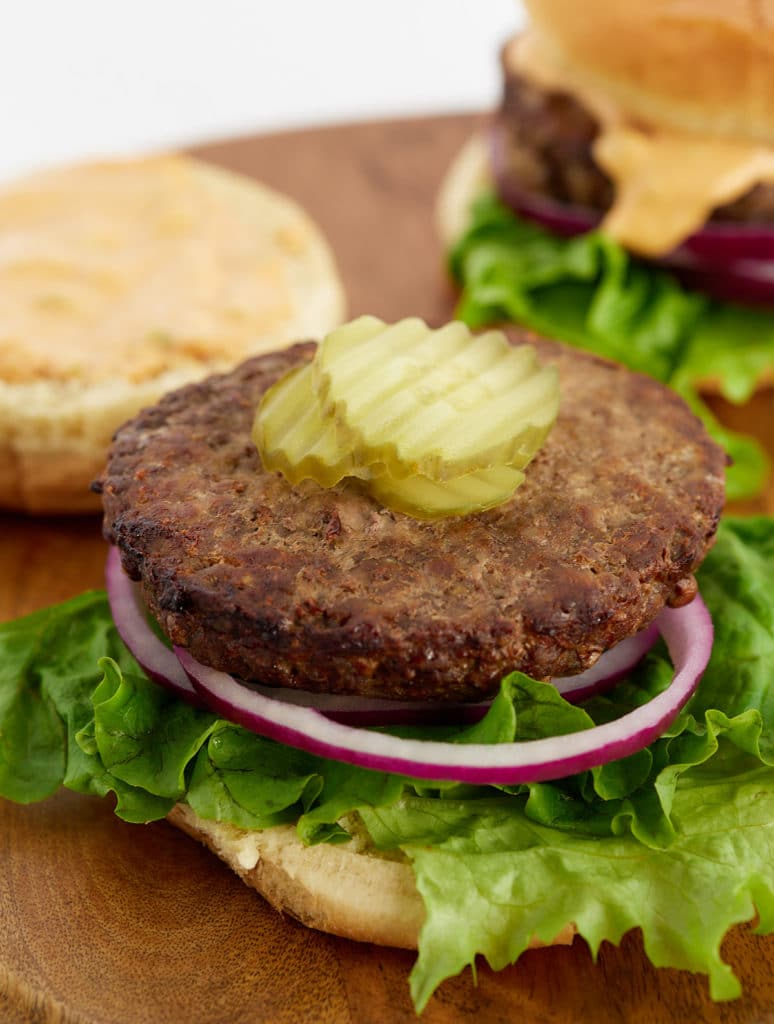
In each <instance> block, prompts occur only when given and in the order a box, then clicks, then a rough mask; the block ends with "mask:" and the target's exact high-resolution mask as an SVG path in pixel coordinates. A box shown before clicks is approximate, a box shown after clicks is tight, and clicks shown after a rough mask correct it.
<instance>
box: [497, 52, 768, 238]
mask: <svg viewBox="0 0 774 1024" xmlns="http://www.w3.org/2000/svg"><path fill="white" fill-rule="evenodd" d="M503 73H504V82H505V84H504V92H503V101H502V106H501V109H500V113H499V116H498V119H497V130H499V131H501V132H502V133H503V139H504V146H503V155H504V159H505V166H506V173H507V174H509V175H510V176H511V178H512V180H513V182H514V184H517V185H518V187H520V188H522V189H524V190H525V191H528V192H536V193H538V194H540V195H545V196H547V197H549V198H551V199H556V200H558V201H559V202H563V203H574V204H576V205H580V206H587V207H591V208H592V209H594V210H600V211H605V210H607V209H608V208H609V206H610V205H611V203H612V201H613V184H612V182H611V180H610V178H608V176H607V175H606V174H605V172H604V171H603V170H601V168H600V167H598V166H597V164H596V162H595V160H594V156H593V153H592V146H593V143H594V140H595V139H596V137H597V134H598V132H599V124H598V122H597V120H596V118H595V117H594V115H593V114H592V113H591V112H590V111H589V110H587V109H586V108H585V107H584V106H583V105H582V104H581V103H580V102H579V101H578V100H577V99H575V97H574V96H572V95H571V94H570V93H566V92H555V91H548V90H545V89H541V88H540V87H539V86H536V85H534V84H533V83H532V82H529V81H527V79H525V78H523V77H522V76H521V75H519V74H518V73H517V72H515V71H514V70H513V69H512V68H511V67H509V66H508V64H507V63H504V65H503ZM710 219H711V220H713V221H741V222H744V223H754V224H758V223H768V222H772V221H774V185H766V184H761V185H755V186H754V187H753V188H751V189H750V191H749V192H747V193H745V194H744V195H743V196H740V197H739V198H738V199H736V200H734V201H733V202H732V203H727V204H726V205H724V206H720V207H718V208H717V209H716V210H715V211H714V212H713V214H712V216H711V218H710Z"/></svg>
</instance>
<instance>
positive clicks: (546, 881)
mask: <svg viewBox="0 0 774 1024" xmlns="http://www.w3.org/2000/svg"><path fill="white" fill-rule="evenodd" d="M772 579H774V520H772V519H770V518H765V517H759V518H754V519H726V520H724V521H723V522H722V523H721V526H720V530H719V533H718V539H717V543H716V545H715V546H714V548H713V549H712V550H711V551H710V553H709V555H708V557H707V559H706V561H705V563H704V565H703V566H702V568H701V570H700V572H699V584H700V588H701V591H702V594H703V596H704V598H705V600H706V602H707V604H708V606H709V608H710V611H711V613H712V616H713V620H714V624H715V632H716V642H715V646H714V648H713V654H712V658H711V660H710V664H709V666H708V668H707V671H706V673H705V675H704V678H703V679H702V682H701V684H700V686H699V688H698V690H697V691H696V694H695V695H694V697H693V698H692V700H691V701H690V702H689V704H688V705H687V707H686V708H685V709H684V710H683V712H682V713H681V714H680V715H679V716H678V718H677V720H676V721H675V722H674V723H673V724H672V726H671V727H670V728H669V729H668V730H667V731H666V732H665V733H664V734H663V735H662V736H661V737H660V738H659V739H658V740H657V741H656V742H654V743H653V744H651V745H650V747H648V748H646V749H645V750H643V751H640V752H638V753H636V754H634V755H632V756H630V757H627V758H625V759H623V760H619V761H615V762H611V763H610V764H607V765H603V766H601V767H599V768H596V769H594V770H592V771H588V772H583V773H581V774H579V775H575V776H571V777H569V778H565V779H558V780H555V781H553V782H544V783H538V784H533V785H528V786H512V787H508V786H500V787H495V786H472V785H457V784H432V783H427V782H418V781H415V780H411V779H407V778H404V777H401V776H397V775H388V774H383V773H378V772H372V771H368V770H365V769H359V768H353V767H351V766H347V765H344V764H342V763H339V762H332V761H327V760H325V759H323V758H318V757H314V756H311V755H308V754H305V753H303V752H301V751H298V750H294V749H292V748H289V747H285V746H282V745H280V744H277V743H275V742H273V741H271V740H267V739H264V738H262V737H259V736H256V735H254V734H252V733H250V732H247V731H246V730H244V729H242V728H241V727H239V726H236V725H234V724H232V723H229V722H225V721H223V720H221V719H218V718H217V717H216V716H214V715H212V714H210V713H208V712H206V711H202V710H199V709H194V708H192V707H189V706H188V705H187V704H184V703H182V702H180V701H179V700H178V699H177V698H175V697H174V696H172V695H170V694H168V693H167V692H166V691H164V690H162V689H160V688H159V687H157V686H156V685H155V684H154V683H152V682H151V681H150V680H148V679H147V678H146V677H145V676H144V674H143V673H142V671H141V670H140V668H139V666H137V664H136V663H135V662H134V659H132V657H131V656H130V655H129V654H128V652H127V651H126V650H125V648H124V647H123V645H122V643H121V641H120V639H119V638H118V636H117V633H116V631H115V628H114V626H113V624H112V622H111V619H110V613H109V607H108V604H107V599H106V596H105V595H104V594H102V593H92V594H86V595H83V596H82V597H80V598H76V599H74V600H72V601H69V602H65V603H64V604H62V605H58V606H56V607H54V608H50V609H46V610H45V611H44V612H38V613H36V614H35V615H32V616H28V617H27V618H24V619H21V620H18V621H17V622H13V623H5V624H3V625H2V626H0V795H1V796H5V797H7V798H10V799H13V800H19V801H23V802H27V801H30V800H36V799H42V798H44V797H45V796H47V795H49V794H50V793H52V792H53V791H54V790H55V789H56V788H57V786H59V785H61V784H63V785H65V786H69V787H70V788H72V789H75V790H78V791H80V792H85V793H93V794H100V795H105V794H107V793H113V794H114V795H115V797H116V813H117V814H118V815H119V816H121V817H123V818H125V819H126V820H129V821H138V822H139V821H149V820H153V819H154V818H160V817H163V816H164V815H165V814H166V813H167V812H168V811H169V809H170V808H171V807H172V806H173V805H174V803H175V802H177V801H179V800H184V801H187V802H188V803H189V804H190V805H191V806H192V807H193V809H194V810H195V811H196V812H197V813H198V814H199V815H201V816H202V817H205V818H210V819H214V820H219V821H224V822H230V823H231V824H234V825H236V826H238V827H241V828H267V827H271V826H272V825H276V824H281V823H288V822H294V821H295V822H297V828H298V832H299V835H300V836H301V838H302V839H303V840H304V841H305V842H308V843H317V842H346V841H347V840H348V837H349V833H348V831H347V829H348V828H353V827H356V829H357V830H359V829H361V828H365V829H366V830H367V833H368V834H369V835H370V837H371V841H372V842H373V843H374V844H375V845H376V846H377V847H379V848H381V849H396V848H399V849H401V850H403V851H404V853H405V855H406V856H407V857H408V858H409V860H410V862H411V863H412V865H413V868H414V871H415V875H416V878H417V885H418V887H419V890H420V892H421V894H422V897H423V899H424V901H425V905H426V910H427V916H426V924H425V927H424V929H423V931H422V935H421V938H420V950H419V958H418V961H417V965H416V968H415V971H414V974H413V976H412V990H413V992H414V997H415V1000H416V1002H417V1005H418V1006H419V1007H421V1006H422V1005H424V1003H425V1002H426V1001H427V999H428V998H429V996H430V994H431V993H432V991H433V990H434V988H435V987H436V986H437V985H438V984H439V983H440V982H441V981H442V980H443V979H444V978H445V977H448V976H449V975H450V974H453V973H455V972H457V971H459V970H461V969H462V968H463V967H464V966H465V965H466V964H473V963H474V961H475V958H476V956H477V955H483V956H485V957H486V958H487V959H488V960H489V962H490V963H491V964H492V965H493V966H494V967H498V966H501V965H504V964H506V963H509V962H511V961H512V960H513V959H515V958H516V957H517V956H518V955H519V953H520V952H521V950H522V949H523V948H524V947H525V945H526V944H527V942H528V940H529V937H530V936H531V935H533V934H537V935H539V936H540V937H541V938H543V939H546V940H548V939H550V938H552V937H553V935H555V934H556V933H557V932H558V931H559V930H560V929H561V928H562V927H563V926H564V925H565V924H566V923H567V922H568V921H574V922H575V924H576V925H577V927H578V930H579V931H580V933H581V934H582V935H583V936H584V937H585V938H586V939H587V940H588V942H589V943H590V945H591V947H592V949H593V950H595V951H596V949H597V948H598V946H599V943H600V942H601V941H602V939H609V940H610V941H613V942H617V941H618V940H619V939H620V937H621V935H622V934H623V933H624V932H625V931H626V930H628V929H629V928H632V927H636V926H639V927H641V928H642V930H643V936H644V940H645V946H646V950H647V952H648V955H649V956H650V957H651V959H652V960H653V962H654V963H656V964H670V965H673V966H678V967H684V968H688V969H690V970H698V971H704V972H706V973H707V974H708V975H709V977H710V985H711V991H712V994H713V996H714V997H716V998H729V997H732V996H734V995H735V994H736V993H737V992H738V986H737V983H736V981H735V979H734V977H733V975H732V973H731V971H730V969H729V968H728V966H727V965H725V964H723V963H722V961H721V960H720V956H719V945H720V941H721V939H722V937H723V935H724V934H725V932H726V931H727V929H728V928H729V927H731V926H732V925H733V924H734V923H736V922H738V921H742V920H746V919H749V918H750V917H751V916H752V915H753V911H754V909H756V910H757V912H758V915H759V918H760V928H761V930H766V931H768V930H771V929H772V928H774V836H773V835H772V832H773V830H774V672H773V671H772V666H774V587H772V583H771V581H772ZM671 675H672V669H671V666H670V664H669V661H668V659H667V657H666V655H665V652H664V650H663V649H662V648H661V647H660V646H659V647H656V648H655V649H654V650H653V651H652V652H651V654H649V655H648V657H647V658H646V659H644V661H643V662H642V663H641V665H640V666H638V668H637V669H636V670H635V671H634V672H633V673H632V674H631V676H630V678H629V679H628V680H626V681H624V682H623V683H621V684H619V685H618V686H616V687H615V689H613V690H612V691H610V692H609V693H608V694H606V695H604V696H599V697H596V698H594V699H593V700H590V701H587V702H586V703H585V704H584V706H583V707H574V706H572V705H569V704H567V702H565V701H564V700H563V698H561V697H560V696H559V694H558V693H556V691H555V690H554V689H553V688H552V687H550V686H549V685H548V684H546V683H541V682H537V681H535V680H532V679H529V678H528V677H526V676H524V675H522V674H521V673H518V672H516V673H512V674H511V675H510V676H508V677H507V678H506V679H504V680H503V683H502V686H501V691H500V694H499V696H498V698H497V699H496V700H495V701H494V702H493V704H492V707H491V709H490V711H489V713H488V714H487V716H486V717H485V718H484V719H483V720H482V721H481V722H479V723H477V724H476V725H475V726H470V727H466V728H461V729H457V730H455V729H453V728H449V727H448V726H447V727H444V728H443V729H433V728H428V727H421V728H419V727H415V728H413V729H411V730H403V731H404V732H407V733H409V732H410V733H411V735H413V736H415V737H416V736H418V737H420V738H421V737H427V738H445V739H448V740H451V741H454V742H459V743H471V742H475V743H501V742H508V741H513V740H525V739H533V738H539V737H542V736H548V735H562V734H566V733H568V732H573V731H576V730H579V729H585V728H590V727H592V726H593V725H594V724H597V723H601V722H605V721H610V720H612V719H614V718H617V717H619V716H620V715H623V714H626V713H627V712H629V711H631V710H632V709H634V708H636V707H638V706H640V705H642V704H643V703H645V702H646V701H648V700H650V699H651V698H652V697H653V696H655V695H656V694H657V693H659V692H661V691H662V690H663V689H664V688H665V687H666V686H668V685H669V681H670V679H671ZM353 816H354V817H353ZM351 822H355V825H353V824H351ZM360 838H362V836H360Z"/></svg>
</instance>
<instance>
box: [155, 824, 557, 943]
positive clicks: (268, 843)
mask: <svg viewBox="0 0 774 1024" xmlns="http://www.w3.org/2000/svg"><path fill="white" fill-rule="evenodd" d="M167 820H168V821H170V822H171V823H172V824H173V825H176V826H177V827H178V828H181V829H182V830H183V831H184V832H187V833H188V834H189V835H190V836H193V838H195V839H198V840H200V842H202V843H204V844H205V846H207V847H209V848H210V849H211V850H212V851H213V853H216V854H217V855H218V856H219V857H220V858H221V860H223V861H225V862H226V864H228V865H229V867H231V868H232V869H233V870H234V871H236V873H237V874H238V875H239V877H240V878H241V879H242V881H243V882H245V883H246V884H247V885H249V886H251V887H252V888H253V889H256V890H257V891H258V892H259V893H261V895H262V896H263V897H264V898H265V899H266V900H267V901H268V902H269V903H270V904H271V905H272V906H273V907H274V908H275V909H276V910H279V911H280V912H282V913H286V914H290V915H291V917H295V918H296V919H297V920H299V921H301V922H302V924H305V925H307V927H309V928H317V929H319V930H320V931H324V932H330V933H331V934H332V935H341V936H343V937H344V938H347V939H355V940H356V941H358V942H374V943H376V944H377V945H380V946H397V947H399V948H402V949H416V948H417V942H418V939H419V932H420V929H421V927H422V924H423V922H424V918H425V910H424V905H423V903H422V899H421V897H420V895H419V892H418V891H417V887H416V885H415V882H414V873H413V871H412V869H411V865H410V864H409V862H408V860H406V859H405V858H404V857H403V856H402V855H401V854H400V853H398V854H396V855H395V856H389V855H382V854H379V853H377V852H376V851H374V850H373V849H371V848H370V847H369V846H368V845H367V843H365V842H364V841H363V839H362V837H361V838H358V837H357V836H355V838H353V839H352V840H351V841H350V842H349V843H343V844H341V845H339V844H336V845H331V844H328V843H320V844H318V845H316V846H305V845H304V844H303V843H302V842H301V840H300V839H299V838H298V835H297V833H296V829H295V827H294V826H292V825H280V826H277V827H276V828H270V829H264V830H261V831H245V830H244V829H239V828H235V827H234V826H233V825H227V824H224V823H223V822H215V821H206V820H204V819H202V818H200V817H199V816H198V815H197V814H196V813H195V812H194V811H193V810H192V809H191V808H190V807H189V806H188V805H187V804H177V805H176V806H175V807H174V808H173V809H172V810H171V811H170V813H169V814H168V815H167ZM574 935H575V928H574V927H573V926H572V925H567V926H566V927H565V928H563V929H562V930H561V932H560V933H559V934H558V935H557V936H556V938H555V939H554V941H553V943H552V945H568V944H569V943H571V942H572V940H573V936H574ZM530 945H531V946H543V945H545V943H543V942H541V941H540V940H539V939H533V940H532V942H531V943H530Z"/></svg>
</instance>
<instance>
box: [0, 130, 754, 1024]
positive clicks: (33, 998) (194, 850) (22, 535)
mask: <svg viewBox="0 0 774 1024" xmlns="http://www.w3.org/2000/svg"><path fill="white" fill-rule="evenodd" d="M474 124H475V119H474V118H470V117H451V118H432V119H422V120H411V121H394V122H385V123H377V124H362V125H351V126H346V127H335V128H330V129H323V130H315V131H308V132H299V133H288V134H277V135H272V136H266V137H262V138H252V139H244V140H239V141H234V142H228V143H223V144H219V145H217V146H211V147H206V148H203V149H201V150H199V155H201V156H204V157H206V158H208V159H211V160H213V161H215V162H217V163H221V164H224V165H225V166H227V167H231V168H233V169H234V170H238V171H243V172H245V173H247V174H251V175H255V176H256V177H259V178H261V179H263V180H264V181H266V182H267V183H269V184H271V185H274V186H276V187H278V188H280V189H282V190H283V191H285V192H287V193H289V194H290V195H292V196H295V197H296V198H297V199H299V200H300V201H301V202H302V203H303V204H304V205H305V206H306V207H307V208H308V209H309V211H310V212H311V213H312V214H313V216H314V217H316V218H317V220H318V221H319V223H320V224H321V226H322V228H323V229H324V230H325V232H326V233H327V235H328V237H329V238H330V240H331V242H332V243H333V246H334V249H335V251H336V253H337V256H338V259H339V262H340V266H341V270H342V273H343V276H344V280H345V283H346V286H347V288H348V292H349V298H350V312H351V313H352V314H358V313H363V312H371V313H375V314H377V315H380V316H383V317H384V318H386V319H388V320H389V319H396V318H398V317H400V316H405V315H407V314H419V315H421V316H424V317H425V318H426V319H428V320H429V321H431V322H438V321H442V320H444V319H446V318H448V316H449V314H450V311H451V309H452V306H453V301H454V297H453V294H452V291H451V289H450V287H449V285H448V283H447V281H446V278H445V276H444V273H443V268H442V257H441V252H440V250H439V247H438V243H437V241H436V238H435V234H434V230H433V223H432V203H433V197H434V193H435V189H436V186H437V184H438V181H439V179H440V177H441V175H442V173H443V170H444V168H445V167H446V165H447V164H448V162H449V160H450V159H451V157H452V155H453V154H454V153H455V151H456V150H457V148H458V147H459V145H460V144H461V143H462V142H463V140H464V139H465V138H466V137H467V136H468V134H469V132H470V130H471V129H472V127H473V126H474ZM719 411H720V414H721V415H722V416H723V417H724V418H725V419H726V420H728V421H729V422H731V423H732V424H734V425H737V426H740V425H742V426H744V425H746V426H748V427H750V428H751V429H753V430H755V431H756V432H757V433H758V435H759V436H760V437H761V438H763V439H765V440H766V442H767V444H768V447H769V448H770V450H772V452H774V400H773V399H772V395H771V393H769V394H767V395H763V396H760V397H759V398H758V399H757V400H756V402H755V403H754V405H753V406H751V407H749V408H748V409H746V410H744V411H740V410H735V409H732V408H730V407H723V406H722V405H720V406H719ZM764 508H767V510H768V511H769V512H772V513H774V487H771V488H770V489H769V492H768V496H767V499H766V500H765V501H761V502H758V503H749V504H748V505H747V506H746V508H745V511H750V512H751V511H756V510H763V509H764ZM104 556H105V548H104V545H103V542H102V540H101V536H100V524H99V521H98V519H97V518H96V517H95V518H89V517H84V518H80V519H69V520H54V519H39V520H31V519H25V518H22V517H17V516H13V515H0V621H2V620H5V619H9V618H12V617H15V616H17V615H20V614H22V613H24V612H28V611H31V610H33V609H35V608H39V607H42V606H43V605H46V604H48V603H50V602H53V601H58V600H61V599H63V598H66V597H69V596H71V595H73V594H76V593H78V592H79V591H81V590H83V589H85V588H87V587H92V586H101V584H102V565H103V561H104ZM723 954H724V956H725V958H726V959H727V960H728V961H729V962H731V963H732V964H733V966H734V969H735V970H736V972H737V973H738V975H739V976H740V978H741V980H742V983H743V985H744V990H745V994H744V996H743V997H742V998H741V999H740V1000H738V1001H737V1002H734V1003H727V1004H720V1005H713V1004H712V1003H711V1002H710V1001H709V999H708V996H707V986H706V982H705V980H704V979H703V978H701V977H694V976H692V975H690V974H687V973H684V972H679V971H673V970H659V971H657V970H656V969H655V968H653V967H651V966H650V965H649V963H648V961H647V960H646V959H645V957H644V954H643V951H642V944H641V940H640V938H639V936H638V935H637V934H632V935H629V936H627V937H626V938H625V939H624V941H623V943H622V945H621V947H620V948H613V947H610V946H607V945H606V946H604V947H603V949H602V951H601V954H600V956H599V960H598V962H597V963H596V964H594V963H592V961H591V957H590V956H589V953H588V950H587V948H586V946H585V944H584V943H583V942H582V941H580V940H576V942H575V944H574V945H573V946H571V947H567V948H558V949H549V950H541V951H532V952H529V953H527V954H525V955H524V956H523V957H522V958H521V960H520V961H519V963H518V964H516V965H515V966H514V967H512V968H509V969H507V970H505V971H502V972H500V973H499V974H495V973H493V972H491V971H489V970H488V969H487V968H486V966H485V965H481V967H480V969H479V972H478V985H475V984H474V983H473V979H472V976H471V973H470V972H466V973H465V974H464V975H462V976H461V977H459V978H455V979H452V980H451V981H448V982H446V983H445V984H444V985H443V986H442V987H441V989H440V990H439V991H438V992H437V993H436V995H435V996H434V997H433V999H432V1001H431V1003H430V1005H429V1007H428V1009H427V1011H426V1012H425V1015H424V1017H423V1020H424V1021H425V1022H426V1024H451V1022H458V1021H477V1022H484V1021H503V1022H504V1021H516V1020H523V1021H534V1022H538V1021H539V1022H541V1024H549V1022H557V1024H559V1022H561V1024H569V1022H577V1021H582V1022H593V1024H614V1022H615V1024H619V1022H643V1024H645V1022H647V1024H660V1022H664V1024H666V1022H675V1024H677V1022H680V1024H683V1022H692V1024H697V1022H713V1021H714V1022H721V1021H722V1022H723V1024H742V1022H744V1024H752V1022H755V1024H760V1022H763V1021H771V1022H774V937H769V938H760V937H757V936H755V935H753V934H752V932H751V931H750V929H749V928H747V927H746V926H742V927H739V928H737V929H736V930H734V931H733V932H732V933H731V935H730V936H729V937H728V939H727V940H726V942H725V944H724V946H723ZM412 962H413V955H412V954H410V953H405V952H402V951H396V950H389V949H380V948H377V947H373V946H367V945H358V944H356V943H352V942H348V941H345V940H342V939H337V938H332V937H330V936H326V935H322V934H319V933H315V932H311V931H309V930H307V929H305V928H303V927H301V926H300V925H297V924H296V923H295V922H294V921H292V920H288V919H284V918H282V917H280V916H279V915H278V914H276V913H275V912H274V911H272V910H270V909H269V908H268V907H267V906H266V905H265V904H264V903H263V901H262V900H261V899H260V898H258V897H257V896H256V895H255V894H254V893H252V892H251V891H249V890H247V889H246V888H245V887H244V886H243V885H242V884H241V883H240V882H239V881H238V880H237V879H236V877H235V876H232V875H231V873H230V872H229V871H228V870H227V869H226V868H224V867H223V866H221V864H220V863H219V862H218V861H217V860H216V859H215V858H214V857H212V856H211V855H210V854H208V853H207V852H206V851H205V850H204V849H203V848H200V847H199V846H198V845H197V844H195V843H193V842H191V840H189V839H187V838H186V837H185V836H183V835H182V834H181V833H178V832H176V831H175V830H174V829H173V828H171V827H169V826H167V825H166V824H165V823H157V824H154V825H150V826H146V827H138V826H134V825H127V824H125V823H123V822H121V821H119V820H118V819H116V818H115V817H114V816H113V814H112V812H111V809H110V807H109V806H108V804H107V802H103V801H99V800H96V799H91V798H88V797H81V796H78V795H75V794H72V793H67V792H62V793H60V794H59V795H57V796H55V797H53V798H52V799H50V800H48V801H46V802H44V803H42V804H39V805H36V806H31V807H27V808H22V807H17V806H15V805H13V804H9V803H5V802H2V801H0V1021H3V1022H5V1024H22V1022H30V1021H35V1022H45V1024H75V1022H77V1024H87V1022H88V1024H97V1022H100V1024H108V1022H109V1024H146V1022H147V1024H151V1022H158V1021H168V1022H172V1024H176V1022H178V1021H185V1022H186V1024H210V1022H211V1024H221V1022H229V1024H239V1022H245V1024H247V1022H257V1021H271V1022H281V1021H288V1022H291V1021H292V1022H302V1024H326V1022H330V1024H333V1022H336V1024H343V1022H347V1024H350V1022H351V1024H368V1022H373V1024H381V1022H401V1021H411V1020H413V1019H414V1012H413V1009H412V1006H411V1001H410V999H409V993H408V987H407V983H406V978H407V975H408V973H409V971H410V969H411V964H412Z"/></svg>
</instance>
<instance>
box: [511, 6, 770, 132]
mask: <svg viewBox="0 0 774 1024" xmlns="http://www.w3.org/2000/svg"><path fill="white" fill-rule="evenodd" d="M526 6H527V8H528V10H529V13H530V15H531V18H532V21H533V24H534V26H535V27H536V29H537V31H538V33H539V35H540V39H541V42H542V43H543V44H544V45H545V46H546V47H547V49H548V50H549V51H550V53H551V55H552V56H553V57H554V58H555V59H556V60H557V61H559V63H560V64H561V65H563V66H564V67H565V68H566V69H567V70H568V71H571V72H572V74H573V75H574V76H575V78H576V79H577V82H578V84H579V85H587V86H591V87H593V88H595V89H598V90H601V91H602V92H604V93H607V94H608V95H609V96H610V97H611V98H612V99H613V100H615V101H616V102H617V103H618V104H619V105H620V106H621V107H622V108H623V110H625V111H626V112H627V113H629V114H631V115H633V116H634V117H635V118H642V119H643V120H645V121H648V122H650V123H653V124H656V125H660V126H663V127H671V128H675V129H679V130H682V131H686V132H690V133H701V134H710V135H712V134H715V135H721V136H727V137H729V136H730V137H734V138H741V139H746V140H757V141H760V142H772V141H774V3H773V2H772V0H760V2H757V3H753V2H750V3H746V2H745V3H743V2H741V0H649V2H648V3H622V2H620V0H587V2H586V3H577V2H573V0H526Z"/></svg>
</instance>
